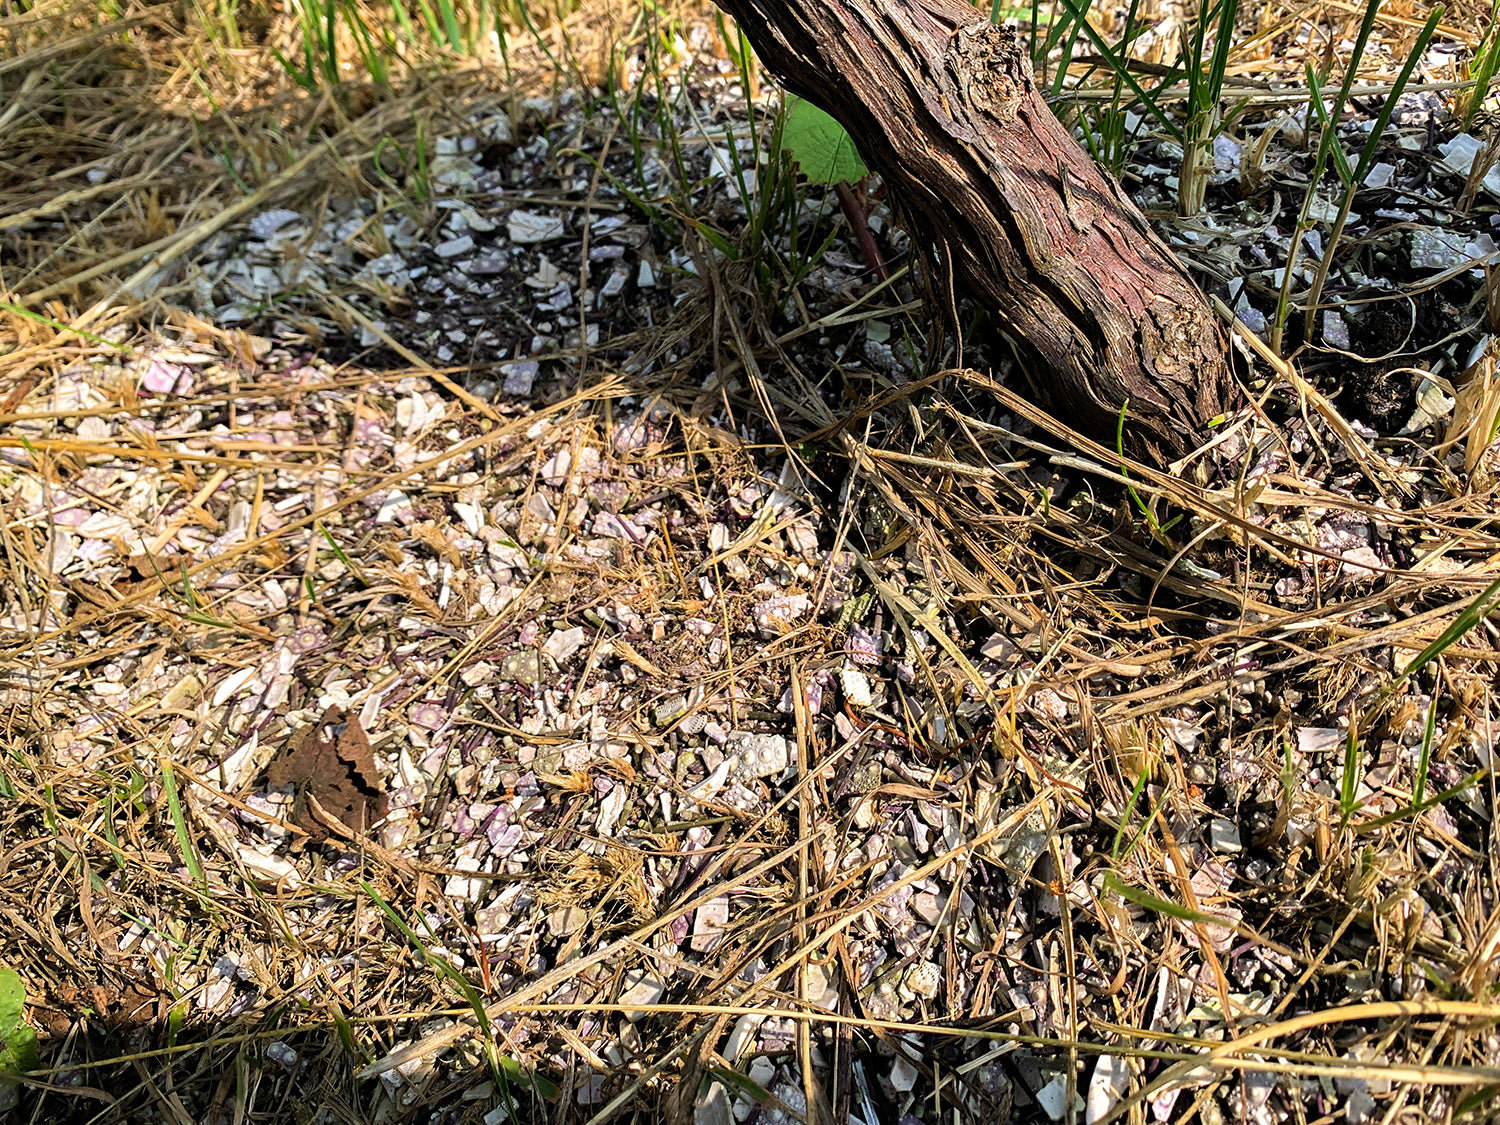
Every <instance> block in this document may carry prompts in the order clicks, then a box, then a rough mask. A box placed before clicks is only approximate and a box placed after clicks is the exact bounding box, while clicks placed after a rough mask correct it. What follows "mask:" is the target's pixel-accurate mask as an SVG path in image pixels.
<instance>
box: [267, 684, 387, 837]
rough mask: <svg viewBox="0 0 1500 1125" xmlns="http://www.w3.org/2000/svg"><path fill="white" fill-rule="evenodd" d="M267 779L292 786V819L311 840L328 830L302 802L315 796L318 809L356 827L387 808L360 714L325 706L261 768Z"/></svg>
mask: <svg viewBox="0 0 1500 1125" xmlns="http://www.w3.org/2000/svg"><path fill="white" fill-rule="evenodd" d="M266 779H267V780H268V781H269V782H270V783H271V784H272V785H291V786H294V787H295V788H296V791H297V804H296V811H295V813H294V814H293V818H292V819H293V820H294V821H295V822H296V823H297V824H298V825H299V826H300V827H302V828H303V829H305V830H306V831H307V832H308V834H309V835H311V836H312V837H313V839H315V840H322V839H325V838H327V836H328V832H327V830H326V829H325V828H324V826H323V825H322V824H320V823H319V822H318V819H317V818H316V817H315V816H313V815H312V814H311V812H310V811H309V810H308V808H307V804H308V802H307V798H308V797H309V796H311V797H312V798H314V799H315V800H316V801H317V803H318V804H319V805H321V806H322V807H323V809H324V810H325V811H326V812H328V813H330V814H331V815H333V816H335V817H337V818H338V819H339V820H341V821H343V823H345V824H347V825H348V826H349V827H350V828H351V829H352V830H354V831H356V832H359V831H363V830H364V829H366V828H368V827H370V826H371V825H372V824H374V823H375V822H376V821H378V820H380V819H381V818H382V817H383V816H385V814H386V809H387V805H386V794H385V787H384V786H383V785H381V783H380V773H379V771H377V770H376V768H375V754H374V749H373V748H372V747H371V745H370V739H369V736H368V735H367V734H365V731H364V728H363V727H361V726H360V725H359V720H358V719H356V718H354V717H352V716H350V717H349V718H347V719H346V718H345V717H344V713H343V711H341V710H340V709H339V708H337V707H330V708H329V709H328V711H327V712H326V713H325V714H324V715H323V718H322V720H321V721H319V722H318V723H315V724H314V725H312V726H309V727H304V728H302V730H300V731H298V732H297V733H296V734H294V735H292V737H291V738H290V739H288V740H287V744H286V747H285V748H284V749H283V750H282V751H281V753H280V754H279V755H277V757H276V758H275V759H273V760H272V762H271V764H270V765H269V766H268V767H267V768H266Z"/></svg>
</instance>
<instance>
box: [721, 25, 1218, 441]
mask: <svg viewBox="0 0 1500 1125" xmlns="http://www.w3.org/2000/svg"><path fill="white" fill-rule="evenodd" d="M718 3H719V4H720V6H721V7H722V8H723V9H724V10H725V11H727V12H728V13H729V14H730V15H732V16H734V18H735V20H736V21H737V22H738V23H739V25H740V27H741V29H742V30H743V31H744V32H745V34H746V35H747V36H748V37H749V39H750V41H751V43H753V44H754V46H755V50H756V53H757V54H758V55H759V56H760V59H761V61H762V62H763V63H764V64H765V65H766V66H767V67H768V68H769V69H770V70H771V71H772V72H773V73H775V74H777V75H778V76H779V77H780V78H781V81H782V83H783V85H784V86H785V87H786V88H787V89H788V90H790V91H791V92H792V93H795V94H797V95H798V96H800V97H804V98H807V99H808V100H809V101H811V102H813V103H814V104H815V105H818V106H821V107H822V108H823V109H825V110H827V111H828V112H829V113H830V114H832V115H833V116H834V117H835V118H836V119H838V121H839V122H840V123H842V124H843V126H844V127H845V128H846V129H847V130H848V131H849V134H850V135H851V136H852V137H853V138H854V140H855V143H856V144H857V145H858V146H859V150H860V152H861V154H862V155H863V156H864V158H865V162H866V163H867V164H868V165H869V166H870V168H871V169H872V170H874V171H876V172H878V173H879V174H880V175H881V177H882V178H883V179H884V180H885V182H886V184H887V186H888V190H889V192H890V194H891V197H892V199H893V201H894V202H895V204H896V207H897V212H898V219H899V221H900V222H901V223H902V225H903V226H905V227H906V229H907V230H908V232H909V234H910V235H911V236H912V240H913V245H914V246H915V247H917V248H918V252H919V253H921V254H922V255H923V257H924V259H925V261H924V263H923V264H924V266H925V267H926V269H927V270H928V271H929V276H930V277H932V278H933V279H934V280H935V281H936V282H937V283H938V291H940V292H943V293H944V294H945V295H946V297H948V298H951V297H954V296H956V297H960V298H961V297H972V298H974V299H975V300H977V301H979V302H980V303H981V304H982V305H983V306H984V307H986V308H987V309H989V310H990V312H991V313H992V314H993V315H994V316H995V317H996V318H997V319H998V321H999V323H1000V325H1001V326H1002V328H1003V329H1004V331H1005V332H1006V333H1007V334H1008V335H1009V336H1010V337H1011V338H1012V339H1013V340H1015V341H1016V342H1017V344H1018V345H1019V346H1020V348H1021V349H1022V354H1023V355H1024V356H1027V357H1028V358H1029V359H1030V360H1032V361H1034V362H1035V363H1036V364H1037V369H1036V370H1034V371H1033V372H1031V375H1032V378H1033V381H1034V382H1035V383H1037V384H1038V385H1039V386H1040V387H1042V388H1043V389H1044V392H1045V393H1046V394H1047V395H1048V397H1049V399H1050V400H1051V405H1052V407H1053V409H1054V410H1056V411H1058V412H1059V414H1060V415H1061V416H1062V417H1064V418H1065V419H1066V420H1067V421H1068V422H1069V423H1070V424H1071V425H1073V426H1075V427H1076V428H1078V429H1080V430H1083V431H1085V432H1087V433H1089V434H1090V435H1091V436H1094V437H1101V436H1107V437H1109V439H1110V440H1111V442H1112V441H1113V434H1114V429H1115V424H1116V420H1117V418H1118V415H1119V411H1120V407H1121V404H1122V403H1124V402H1125V401H1126V400H1128V401H1129V404H1130V405H1129V414H1128V419H1127V432H1128V433H1129V434H1130V439H1131V444H1132V445H1134V446H1135V447H1136V448H1137V449H1138V450H1140V451H1141V452H1144V453H1147V454H1150V455H1154V456H1156V457H1157V458H1158V459H1166V458H1170V457H1175V456H1178V455H1180V454H1182V453H1184V452H1187V451H1188V450H1189V449H1191V448H1193V447H1194V446H1195V445H1196V444H1198V443H1199V442H1200V441H1201V440H1202V439H1203V438H1205V437H1206V436H1207V434H1206V427H1207V424H1208V422H1209V421H1210V420H1211V419H1212V418H1214V417H1215V416H1217V415H1219V414H1221V413H1223V412H1224V411H1225V410H1226V408H1228V406H1229V405H1230V404H1231V403H1232V402H1233V399H1234V395H1235V390H1234V386H1235V384H1234V379H1233V376H1232V372H1231V370H1230V366H1229V353H1228V347H1227V344H1226V342H1225V339H1224V336H1223V333H1222V332H1221V329H1220V326H1219V325H1218V323H1217V321H1216V318H1215V317H1214V315H1213V312H1212V310H1210V309H1209V307H1208V305H1207V302H1206V301H1205V299H1204V297H1203V295H1202V294H1201V293H1200V292H1199V290H1198V288H1197V286H1196V285H1194V284H1193V282H1192V280H1191V279H1190V278H1189V277H1188V275H1187V272H1186V271H1185V270H1184V269H1183V267H1182V266H1181V265H1180V264H1179V263H1178V261H1177V259H1176V257H1175V256H1174V255H1173V254H1172V252H1171V250H1170V249H1169V248H1168V247H1167V245H1166V244H1165V243H1164V242H1163V241H1162V240H1161V239H1160V238H1159V237H1157V235H1156V234H1155V233H1154V232H1153V231H1152V230H1151V228H1150V227H1149V226H1148V225H1147V223H1146V220H1145V218H1144V216H1142V215H1141V213H1140V212H1139V211H1138V210H1137V209H1136V207H1135V205H1134V204H1133V203H1131V202H1130V200H1129V199H1128V198H1127V197H1126V196H1125V194H1124V192H1123V191H1122V190H1121V189H1120V186H1119V184H1117V183H1116V182H1115V181H1114V180H1113V179H1112V178H1110V177H1109V176H1107V175H1106V174H1105V173H1104V172H1103V171H1101V170H1100V169H1099V168H1098V166H1097V165H1096V164H1095V163H1094V162H1093V161H1092V160H1091V159H1090V158H1089V156H1088V155H1087V153H1085V152H1084V151H1083V150H1082V149H1081V148H1080V147H1079V146H1078V144H1077V143H1076V142H1075V141H1074V140H1073V138H1072V137H1071V136H1070V135H1069V134H1068V132H1067V130H1066V129H1064V128H1063V126H1062V125H1061V124H1060V123H1059V122H1058V120H1057V118H1056V117H1055V116H1053V114H1052V111H1051V110H1050V109H1049V108H1048V106H1047V104H1046V102H1045V100H1044V99H1043V98H1042V96H1041V94H1040V93H1039V92H1038V91H1037V88H1036V85H1035V83H1034V82H1033V80H1032V73H1031V65H1030V62H1029V60H1028V58H1027V55H1026V50H1025V46H1024V44H1023V43H1022V42H1020V41H1019V40H1018V38H1017V37H1016V36H1015V35H1014V34H1013V33H1011V32H1010V31H1007V30H1005V29H1003V28H1000V27H996V26H994V25H992V24H991V23H990V22H989V20H988V19H987V18H986V15H985V13H984V12H982V11H980V10H978V9H976V8H973V7H971V6H969V5H968V4H966V3H964V2H963V0H718ZM945 303H948V304H949V305H950V308H949V309H936V310H934V312H935V313H936V314H937V315H940V316H948V315H950V314H951V305H952V301H951V300H947V301H946V302H945Z"/></svg>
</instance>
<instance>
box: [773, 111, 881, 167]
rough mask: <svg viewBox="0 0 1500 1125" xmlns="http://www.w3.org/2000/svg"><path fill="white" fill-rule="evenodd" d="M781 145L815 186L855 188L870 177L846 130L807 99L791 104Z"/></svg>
mask: <svg viewBox="0 0 1500 1125" xmlns="http://www.w3.org/2000/svg"><path fill="white" fill-rule="evenodd" d="M781 143H782V145H783V146H784V147H786V148H789V149H791V151H792V155H793V156H794V157H796V160H797V164H798V166H799V167H801V169H802V173H803V175H805V176H806V177H807V178H808V179H809V180H811V181H812V182H813V183H815V184H838V183H850V184H854V183H858V182H859V181H860V180H862V179H864V178H865V177H866V176H868V175H869V174H870V170H869V169H868V168H866V167H865V162H864V161H863V160H861V159H860V158H859V150H858V149H856V148H855V147H854V139H853V138H852V137H850V136H849V134H848V133H846V132H845V131H844V127H843V126H842V125H840V124H839V123H838V122H837V121H835V120H834V119H833V118H831V117H829V116H828V114H826V113H824V112H823V111H822V110H821V109H819V108H818V107H817V106H815V105H813V104H812V102H810V101H807V100H805V99H803V98H792V99H789V100H788V101H787V106H786V120H785V121H784V122H782V126H781Z"/></svg>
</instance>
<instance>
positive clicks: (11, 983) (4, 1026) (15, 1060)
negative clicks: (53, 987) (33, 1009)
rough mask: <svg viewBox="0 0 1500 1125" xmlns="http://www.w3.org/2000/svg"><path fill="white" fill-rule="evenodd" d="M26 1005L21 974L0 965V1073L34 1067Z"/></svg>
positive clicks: (32, 1035)
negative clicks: (25, 1011)
mask: <svg viewBox="0 0 1500 1125" xmlns="http://www.w3.org/2000/svg"><path fill="white" fill-rule="evenodd" d="M25 1005H26V985H25V984H23V983H22V981H21V974H20V973H18V972H16V971H15V970H14V969H12V968H11V967H10V966H8V965H0V1074H17V1073H20V1072H21V1071H25V1070H35V1069H36V1064H37V1053H36V1032H35V1031H33V1030H32V1029H31V1025H30V1024H28V1023H27V1022H26V1016H25V1013H24V1011H23V1009H24V1008H25Z"/></svg>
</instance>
